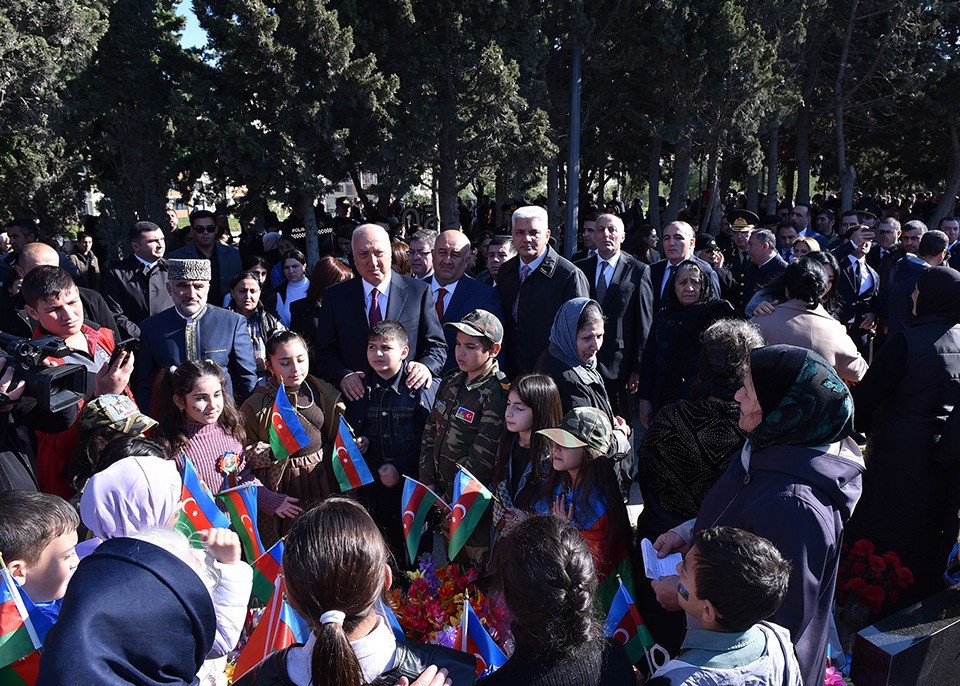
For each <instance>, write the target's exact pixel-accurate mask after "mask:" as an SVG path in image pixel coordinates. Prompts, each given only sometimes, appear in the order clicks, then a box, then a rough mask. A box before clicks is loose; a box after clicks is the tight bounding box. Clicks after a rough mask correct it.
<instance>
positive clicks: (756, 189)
mask: <svg viewBox="0 0 960 686" xmlns="http://www.w3.org/2000/svg"><path fill="white" fill-rule="evenodd" d="M759 196H760V175H759V174H751V175H750V176H748V177H747V209H748V210H750V211H751V212H753V213H754V214H756V213H757V211H758V210H759V209H760V197H759Z"/></svg>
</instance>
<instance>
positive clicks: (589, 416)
mask: <svg viewBox="0 0 960 686" xmlns="http://www.w3.org/2000/svg"><path fill="white" fill-rule="evenodd" d="M537 433H538V434H541V435H543V436H546V437H547V438H549V439H550V440H551V441H553V442H554V443H557V444H559V445H562V446H563V447H564V448H582V447H584V446H586V447H589V448H593V449H594V450H596V451H597V452H600V453H606V452H607V451H608V450H609V449H610V442H611V441H612V440H613V427H612V426H610V420H609V419H608V418H607V415H605V414H604V413H603V412H601V411H600V410H598V409H597V408H595V407H575V408H573V409H572V410H570V411H569V412H567V414H566V415H564V417H563V419H561V420H560V423H559V424H558V425H557V426H556V427H554V428H552V429H541V430H540V431H538V432H537Z"/></svg>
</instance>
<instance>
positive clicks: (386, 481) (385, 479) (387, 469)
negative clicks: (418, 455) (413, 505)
mask: <svg viewBox="0 0 960 686" xmlns="http://www.w3.org/2000/svg"><path fill="white" fill-rule="evenodd" d="M377 474H379V475H380V483H382V484H383V485H384V486H386V487H387V488H393V487H394V486H396V485H397V484H399V483H400V472H398V471H397V468H396V467H394V466H393V465H392V464H385V465H381V466H380V469H378V470H377Z"/></svg>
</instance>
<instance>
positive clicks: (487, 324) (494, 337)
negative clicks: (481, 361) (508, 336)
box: [444, 310, 503, 343]
mask: <svg viewBox="0 0 960 686" xmlns="http://www.w3.org/2000/svg"><path fill="white" fill-rule="evenodd" d="M444 326H449V327H450V328H452V329H456V330H457V331H462V332H463V333H465V334H467V335H468V336H480V337H481V338H486V339H487V340H488V341H490V342H491V343H502V342H503V324H501V323H500V320H499V319H497V316H496V315H495V314H493V313H492V312H487V311H486V310H474V311H473V312H470V313H469V314H466V315H464V317H463V319H461V320H460V321H459V322H449V323H447V324H444Z"/></svg>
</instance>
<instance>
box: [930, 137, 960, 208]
mask: <svg viewBox="0 0 960 686" xmlns="http://www.w3.org/2000/svg"><path fill="white" fill-rule="evenodd" d="M950 145H951V148H952V155H951V166H950V175H949V176H948V177H947V186H946V188H945V189H944V191H943V197H942V198H940V202H939V203H937V209H935V210H934V212H933V216H932V217H930V221H928V222H927V224H928V225H929V226H931V227H932V226H937V224H939V223H940V220H941V219H942V218H944V217H954V216H956V214H955V213H956V202H957V193H958V192H960V137H958V134H957V124H956V122H954V121H951V122H950Z"/></svg>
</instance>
